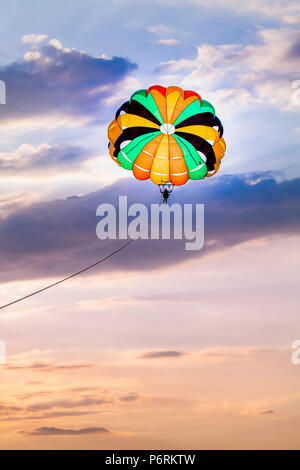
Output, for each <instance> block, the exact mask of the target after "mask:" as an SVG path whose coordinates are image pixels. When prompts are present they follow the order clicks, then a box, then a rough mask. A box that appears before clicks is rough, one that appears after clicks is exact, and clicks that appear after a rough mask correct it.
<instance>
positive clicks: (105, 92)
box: [0, 45, 136, 122]
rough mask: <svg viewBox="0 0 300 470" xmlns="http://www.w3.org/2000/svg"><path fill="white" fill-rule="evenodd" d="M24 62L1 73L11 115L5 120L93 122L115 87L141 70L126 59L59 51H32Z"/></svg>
mask: <svg viewBox="0 0 300 470" xmlns="http://www.w3.org/2000/svg"><path fill="white" fill-rule="evenodd" d="M25 58H26V59H27V60H23V61H20V62H14V63H11V64H9V65H6V66H3V67H0V77H1V80H3V81H4V82H5V83H6V94H7V99H6V105H5V110H4V111H5V112H3V113H1V117H0V120H1V121H2V122H3V121H9V120H12V119H14V120H16V119H19V118H22V119H24V118H29V117H35V116H46V117H49V116H51V115H55V116H57V115H63V116H72V117H74V118H75V117H79V116H88V115H89V116H92V115H96V113H99V116H100V118H99V116H98V118H97V119H100V120H101V113H100V109H101V100H103V99H105V98H107V97H110V96H111V95H112V94H113V93H114V92H115V87H114V85H115V84H116V83H117V82H119V81H120V80H122V79H123V78H124V77H125V76H126V75H127V74H128V73H129V72H130V71H132V70H134V69H135V68H136V65H135V64H133V63H131V62H129V60H127V59H124V58H122V57H112V58H111V59H106V58H101V57H94V56H91V55H89V54H88V53H86V52H81V51H77V50H75V49H69V50H65V49H63V48H62V49H59V48H57V47H54V46H53V45H47V46H39V49H35V50H34V51H29V53H28V54H27V55H26V54H25Z"/></svg>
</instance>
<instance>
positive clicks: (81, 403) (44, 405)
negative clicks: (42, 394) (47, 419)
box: [27, 397, 111, 411]
mask: <svg viewBox="0 0 300 470" xmlns="http://www.w3.org/2000/svg"><path fill="white" fill-rule="evenodd" d="M110 402H111V401H110V400H107V399H105V398H102V397H101V398H91V397H86V398H81V399H79V400H52V401H45V402H39V403H34V404H33V405H29V406H28V407H27V410H28V411H45V410H51V409H53V408H63V409H74V408H82V407H86V406H87V407H89V406H96V405H104V404H106V403H110Z"/></svg>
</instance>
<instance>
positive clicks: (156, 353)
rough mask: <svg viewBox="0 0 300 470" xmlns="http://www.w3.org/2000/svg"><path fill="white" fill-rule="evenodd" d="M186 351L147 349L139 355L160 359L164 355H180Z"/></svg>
mask: <svg viewBox="0 0 300 470" xmlns="http://www.w3.org/2000/svg"><path fill="white" fill-rule="evenodd" d="M184 354H186V353H183V352H180V351H148V352H145V353H143V354H141V355H140V356H139V358H141V359H161V358H165V357H181V356H183V355H184Z"/></svg>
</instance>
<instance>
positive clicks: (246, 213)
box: [0, 175, 300, 300]
mask: <svg viewBox="0 0 300 470" xmlns="http://www.w3.org/2000/svg"><path fill="white" fill-rule="evenodd" d="M262 176H264V177H263V178H262ZM299 183H300V179H295V180H291V181H283V182H276V181H275V180H274V179H272V178H271V177H268V175H261V176H260V178H258V177H257V175H234V176H231V175H227V176H226V175H223V176H220V177H218V176H217V177H215V179H213V178H212V179H211V180H210V181H204V182H198V181H197V182H190V183H188V184H187V185H185V186H184V187H181V188H177V189H176V190H175V191H174V192H173V193H172V196H171V201H170V203H175V202H176V203H180V204H184V203H204V204H205V244H204V248H203V249H202V250H199V251H186V250H185V246H184V241H182V240H150V239H149V240H137V241H135V242H134V243H132V244H131V245H130V246H128V247H127V248H126V249H124V250H123V251H122V252H120V253H118V254H117V255H116V256H114V257H112V258H111V259H110V260H109V261H107V262H105V263H103V264H102V265H101V272H103V271H106V270H112V271H113V270H126V271H128V270H130V269H133V270H140V271H143V270H149V269H155V268H160V267H163V266H166V265H168V266H170V265H175V264H178V263H180V262H184V261H186V260H191V259H195V258H197V257H200V256H205V255H207V254H209V253H212V252H216V251H221V250H224V249H226V248H228V247H232V246H235V245H237V244H240V243H242V242H245V241H248V240H254V239H257V238H260V237H268V236H273V235H290V234H297V233H299V229H300V184H299ZM119 195H127V196H128V204H129V205H130V204H132V203H134V202H142V203H144V204H147V205H148V206H149V204H150V203H158V202H160V195H159V192H158V190H157V187H156V186H154V185H153V184H151V183H149V182H147V183H145V182H140V181H137V180H135V179H133V178H130V179H128V180H122V181H119V182H117V183H115V184H113V185H111V186H109V187H105V188H103V189H102V190H100V191H98V192H95V193H91V194H88V195H86V196H83V197H73V198H68V199H66V200H54V201H49V202H44V203H39V204H33V205H31V206H28V207H25V208H21V209H20V210H17V211H15V212H14V213H10V214H9V215H8V216H7V217H6V218H2V220H1V225H0V259H1V272H0V279H1V280H2V281H9V280H19V279H30V278H36V277H46V276H54V277H55V279H57V278H58V279H59V278H60V277H62V276H65V275H68V274H70V273H72V272H73V271H77V270H78V269H81V268H82V267H84V266H86V265H88V264H91V263H93V262H95V261H96V260H97V259H99V258H101V257H103V256H105V255H107V254H109V253H110V252H111V251H113V250H115V249H116V248H118V247H120V246H121V245H122V244H123V243H125V242H124V241H123V240H105V241H101V240H98V239H97V237H96V233H95V229H96V224H97V222H98V221H99V218H97V217H96V208H97V206H98V205H99V204H100V203H112V204H114V205H115V206H117V205H118V198H119ZM96 269H97V268H96ZM98 269H99V268H98ZM90 272H92V271H90ZM93 272H95V271H93ZM3 300H4V299H3ZM5 300H6V299H5ZM8 300H10V299H8Z"/></svg>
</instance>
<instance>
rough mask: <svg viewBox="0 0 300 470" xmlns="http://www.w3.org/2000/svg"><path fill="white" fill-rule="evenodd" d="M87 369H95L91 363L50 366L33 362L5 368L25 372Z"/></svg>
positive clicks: (7, 365) (8, 365)
mask: <svg viewBox="0 0 300 470" xmlns="http://www.w3.org/2000/svg"><path fill="white" fill-rule="evenodd" d="M86 367H94V364H91V363H81V364H48V363H46V362H32V363H31V364H25V365H24V364H22V365H17V364H16V365H14V364H5V368H6V369H8V370H23V369H25V370H26V369H30V370H33V371H38V372H52V371H54V370H60V369H62V370H72V369H75V370H76V369H85V368H86Z"/></svg>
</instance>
